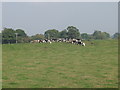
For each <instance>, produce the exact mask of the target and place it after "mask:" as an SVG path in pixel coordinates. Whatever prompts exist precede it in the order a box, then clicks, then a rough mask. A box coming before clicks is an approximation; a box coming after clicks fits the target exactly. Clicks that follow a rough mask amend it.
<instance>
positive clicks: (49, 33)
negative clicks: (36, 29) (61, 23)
mask: <svg viewBox="0 0 120 90" xmlns="http://www.w3.org/2000/svg"><path fill="white" fill-rule="evenodd" d="M44 36H45V38H47V39H56V38H58V37H59V31H58V30H56V29H51V30H47V31H46V32H45V33H44Z"/></svg>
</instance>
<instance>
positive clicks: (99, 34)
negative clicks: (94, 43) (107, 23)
mask: <svg viewBox="0 0 120 90" xmlns="http://www.w3.org/2000/svg"><path fill="white" fill-rule="evenodd" d="M93 38H94V39H101V40H102V39H108V38H110V34H109V33H107V32H101V31H94V33H93Z"/></svg>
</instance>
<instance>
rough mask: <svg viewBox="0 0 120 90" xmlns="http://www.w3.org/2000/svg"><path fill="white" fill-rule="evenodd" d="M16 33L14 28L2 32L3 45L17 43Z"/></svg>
mask: <svg viewBox="0 0 120 90" xmlns="http://www.w3.org/2000/svg"><path fill="white" fill-rule="evenodd" d="M15 41H16V38H15V31H14V30H13V29H12V28H4V30H2V43H15Z"/></svg>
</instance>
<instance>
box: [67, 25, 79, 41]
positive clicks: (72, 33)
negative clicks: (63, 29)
mask: <svg viewBox="0 0 120 90" xmlns="http://www.w3.org/2000/svg"><path fill="white" fill-rule="evenodd" d="M67 30H68V38H71V39H73V38H76V39H77V38H80V32H79V29H77V28H76V27H74V26H68V27H67Z"/></svg>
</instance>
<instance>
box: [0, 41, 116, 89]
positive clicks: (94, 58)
mask: <svg viewBox="0 0 120 90" xmlns="http://www.w3.org/2000/svg"><path fill="white" fill-rule="evenodd" d="M93 42H94V45H91V44H90V42H88V41H87V42H86V46H85V47H82V46H79V45H72V44H68V43H52V44H47V43H44V44H8V45H3V46H2V47H3V51H2V58H3V61H2V62H3V72H2V75H3V77H2V79H3V88H117V87H118V41H117V40H98V41H93Z"/></svg>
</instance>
